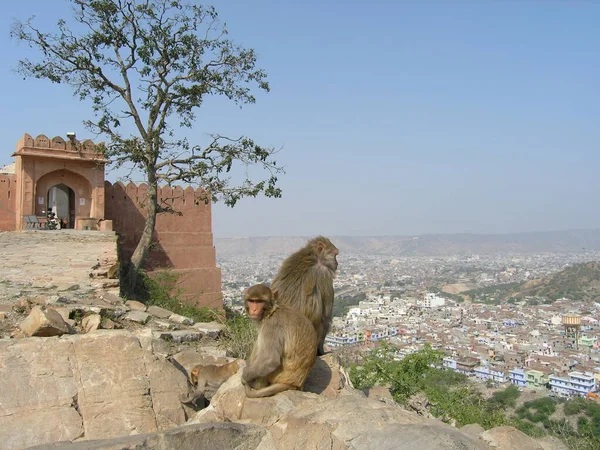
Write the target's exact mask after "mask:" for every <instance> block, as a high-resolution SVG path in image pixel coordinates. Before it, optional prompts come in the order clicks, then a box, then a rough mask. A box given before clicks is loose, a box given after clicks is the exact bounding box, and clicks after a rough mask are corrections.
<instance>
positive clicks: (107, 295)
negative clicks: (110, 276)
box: [102, 292, 123, 304]
mask: <svg viewBox="0 0 600 450" xmlns="http://www.w3.org/2000/svg"><path fill="white" fill-rule="evenodd" d="M102 298H103V299H104V300H106V301H107V302H108V303H112V304H118V303H122V302H123V299H122V298H121V297H119V296H118V295H116V294H113V293H111V292H104V293H102Z"/></svg>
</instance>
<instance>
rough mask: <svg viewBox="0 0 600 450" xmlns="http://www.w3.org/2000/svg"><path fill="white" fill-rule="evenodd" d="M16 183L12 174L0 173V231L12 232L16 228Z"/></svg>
mask: <svg viewBox="0 0 600 450" xmlns="http://www.w3.org/2000/svg"><path fill="white" fill-rule="evenodd" d="M16 181H17V178H16V176H15V175H14V174H1V173H0V230H14V229H15V228H16V226H17V220H16V219H17V215H16V200H15V199H16Z"/></svg>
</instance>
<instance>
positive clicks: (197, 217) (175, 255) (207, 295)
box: [104, 181, 222, 307]
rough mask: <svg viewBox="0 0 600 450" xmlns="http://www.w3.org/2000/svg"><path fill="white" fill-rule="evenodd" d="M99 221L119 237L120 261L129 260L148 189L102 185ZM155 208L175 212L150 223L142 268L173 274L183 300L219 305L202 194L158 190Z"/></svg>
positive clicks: (208, 215)
mask: <svg viewBox="0 0 600 450" xmlns="http://www.w3.org/2000/svg"><path fill="white" fill-rule="evenodd" d="M104 193H105V202H104V203H105V218H106V219H107V220H112V221H113V229H114V230H115V231H117V232H118V233H119V243H120V248H121V251H122V256H123V257H124V258H125V259H129V258H131V255H132V254H133V251H134V250H135V247H136V245H137V243H138V242H139V240H140V237H141V235H142V231H143V229H144V221H145V219H146V212H145V210H146V208H145V201H146V199H147V193H148V186H147V185H146V184H140V185H139V186H138V185H136V184H134V183H128V184H127V185H124V184H123V183H115V184H114V185H113V184H111V183H110V182H108V181H107V182H105V187H104ZM158 200H159V205H162V206H163V207H165V206H169V207H171V208H172V209H173V210H174V211H177V213H167V212H163V213H160V214H159V215H158V216H157V218H156V230H155V235H154V240H155V245H154V247H153V248H152V250H151V252H150V254H149V256H148V260H147V262H146V269H147V270H150V271H155V270H158V269H161V268H170V269H171V270H172V271H173V272H175V273H176V274H178V275H179V287H180V288H182V289H183V290H184V291H185V294H184V295H183V297H184V299H185V300H186V301H187V302H189V303H194V304H196V305H198V306H212V307H216V306H221V301H222V295H221V269H219V268H217V267H216V253H215V248H214V246H213V235H212V215H211V214H212V213H211V204H210V202H208V203H205V202H204V191H202V190H201V189H197V190H194V189H192V188H191V187H188V188H186V189H183V188H180V187H176V188H174V189H171V188H170V187H168V186H165V187H162V188H159V192H158Z"/></svg>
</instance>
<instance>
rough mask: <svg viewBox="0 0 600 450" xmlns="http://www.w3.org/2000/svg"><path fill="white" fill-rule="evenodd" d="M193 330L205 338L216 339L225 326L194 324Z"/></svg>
mask: <svg viewBox="0 0 600 450" xmlns="http://www.w3.org/2000/svg"><path fill="white" fill-rule="evenodd" d="M194 328H195V329H196V330H198V331H201V332H202V333H203V334H205V335H206V336H208V337H211V338H213V339H216V338H217V337H219V335H220V334H221V332H222V331H223V330H224V329H225V325H223V324H222V323H217V322H203V323H202V322H201V323H196V324H194Z"/></svg>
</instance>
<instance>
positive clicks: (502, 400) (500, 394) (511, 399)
mask: <svg viewBox="0 0 600 450" xmlns="http://www.w3.org/2000/svg"><path fill="white" fill-rule="evenodd" d="M520 395H521V393H520V392H519V388H518V387H517V386H515V385H510V386H509V387H507V388H506V389H504V390H502V391H496V392H494V394H493V395H492V398H491V399H490V402H491V403H492V404H494V405H498V406H501V407H508V406H510V407H512V408H514V407H515V406H516V404H517V399H518V398H519V396H520Z"/></svg>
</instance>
